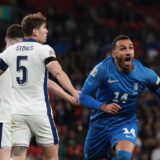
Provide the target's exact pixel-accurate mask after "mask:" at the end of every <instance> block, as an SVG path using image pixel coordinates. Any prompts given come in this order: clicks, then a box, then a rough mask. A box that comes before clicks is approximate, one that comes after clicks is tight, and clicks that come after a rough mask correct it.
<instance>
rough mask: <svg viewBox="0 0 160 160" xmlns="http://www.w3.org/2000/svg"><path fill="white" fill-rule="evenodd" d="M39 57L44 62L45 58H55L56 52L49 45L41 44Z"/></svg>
mask: <svg viewBox="0 0 160 160" xmlns="http://www.w3.org/2000/svg"><path fill="white" fill-rule="evenodd" d="M40 58H41V60H42V61H43V62H44V61H45V60H46V59H47V58H54V59H56V54H55V52H54V50H53V49H52V48H51V47H50V46H49V45H42V46H41V48H40Z"/></svg>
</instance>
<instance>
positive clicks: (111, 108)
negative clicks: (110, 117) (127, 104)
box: [100, 103, 121, 114]
mask: <svg viewBox="0 0 160 160" xmlns="http://www.w3.org/2000/svg"><path fill="white" fill-rule="evenodd" d="M100 109H101V110H102V111H104V112H106V113H109V114H116V113H118V112H119V110H120V109H121V106H120V105H118V104H116V103H111V104H103V105H102V106H101V108H100Z"/></svg>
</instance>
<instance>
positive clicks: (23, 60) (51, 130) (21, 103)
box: [0, 13, 79, 160]
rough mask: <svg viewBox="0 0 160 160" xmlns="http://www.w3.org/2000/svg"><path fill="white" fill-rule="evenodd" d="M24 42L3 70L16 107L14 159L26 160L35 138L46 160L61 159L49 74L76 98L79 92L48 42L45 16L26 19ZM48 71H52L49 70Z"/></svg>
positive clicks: (8, 53) (10, 52)
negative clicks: (51, 103) (50, 99)
mask: <svg viewBox="0 0 160 160" xmlns="http://www.w3.org/2000/svg"><path fill="white" fill-rule="evenodd" d="M22 28H23V31H24V34H25V38H24V40H23V42H21V43H18V44H16V45H13V46H11V47H9V48H8V49H6V50H5V51H4V53H3V54H2V55H1V60H0V61H1V62H0V69H1V73H3V72H4V71H5V70H6V69H7V68H8V67H9V68H10V72H11V78H12V86H13V92H14V95H15V107H14V110H13V119H12V124H13V126H12V128H13V132H12V134H13V137H12V138H13V139H12V140H13V157H12V158H13V160H23V159H25V157H26V153H27V148H28V147H29V144H30V139H31V137H32V135H35V137H36V142H37V143H38V144H39V145H41V146H42V147H43V149H44V154H45V158H46V160H58V143H59V138H58V133H57V130H56V127H55V124H54V120H53V116H52V111H51V107H50V104H49V100H48V90H47V82H48V71H49V72H50V73H51V74H52V75H53V76H54V77H55V78H56V79H57V80H58V81H59V83H60V84H61V85H62V87H63V88H64V89H65V90H67V91H68V92H69V93H70V94H71V95H72V96H73V97H74V98H75V99H78V96H79V93H78V91H77V90H75V89H74V87H73V86H72V83H71V81H70V80H69V78H68V76H67V75H66V74H65V72H64V71H63V70H62V68H61V66H60V64H59V63H58V61H57V59H56V55H55V53H54V50H53V49H52V48H51V47H50V46H49V45H43V44H41V43H45V42H46V38H47V34H48V30H47V28H46V18H45V17H44V16H43V15H42V14H41V13H36V14H30V15H27V16H25V17H24V18H23V20H22ZM47 70H48V71H47Z"/></svg>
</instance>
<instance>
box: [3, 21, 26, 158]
mask: <svg viewBox="0 0 160 160" xmlns="http://www.w3.org/2000/svg"><path fill="white" fill-rule="evenodd" d="M23 37H24V36H23V31H22V27H21V25H19V24H12V25H11V26H9V27H8V28H7V32H6V37H5V42H6V48H8V47H9V46H11V45H14V44H16V43H18V42H21V41H22V38H23ZM0 88H1V91H0V160H9V159H10V156H11V112H12V106H13V102H14V98H13V92H12V84H11V77H10V73H9V69H7V70H6V72H5V73H4V74H3V75H2V76H0Z"/></svg>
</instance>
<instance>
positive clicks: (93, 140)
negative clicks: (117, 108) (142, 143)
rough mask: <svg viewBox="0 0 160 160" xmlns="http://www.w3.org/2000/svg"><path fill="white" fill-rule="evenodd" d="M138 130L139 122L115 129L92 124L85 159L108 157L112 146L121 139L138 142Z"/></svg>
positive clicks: (86, 143)
mask: <svg viewBox="0 0 160 160" xmlns="http://www.w3.org/2000/svg"><path fill="white" fill-rule="evenodd" d="M137 132H138V126H137V122H134V123H125V124H123V125H121V126H119V127H116V128H114V129H113V128H112V129H110V128H108V129H105V128H104V127H102V126H96V125H90V128H89V131H88V134H87V137H86V141H85V145H84V159H85V160H97V159H98V158H107V156H108V153H109V152H108V151H109V150H110V148H111V147H112V148H113V147H114V146H115V145H116V144H117V143H118V142H119V141H121V140H127V141H129V142H131V143H133V144H136V139H137Z"/></svg>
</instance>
